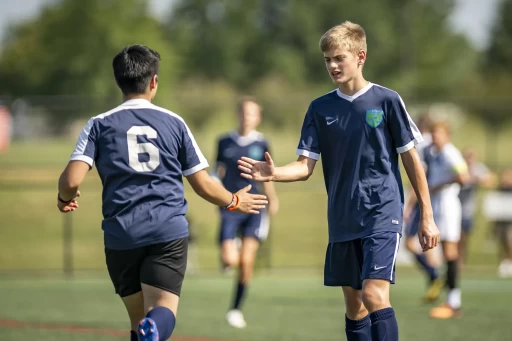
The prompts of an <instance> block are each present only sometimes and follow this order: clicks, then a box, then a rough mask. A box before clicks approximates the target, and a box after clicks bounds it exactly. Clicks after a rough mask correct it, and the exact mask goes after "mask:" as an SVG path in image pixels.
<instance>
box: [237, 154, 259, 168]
mask: <svg viewBox="0 0 512 341" xmlns="http://www.w3.org/2000/svg"><path fill="white" fill-rule="evenodd" d="M244 161H245V163H247V164H248V165H249V166H250V165H254V164H255V163H256V162H258V161H256V160H253V159H251V158H249V157H246V156H242V157H241V158H240V160H238V163H239V164H240V162H244Z"/></svg>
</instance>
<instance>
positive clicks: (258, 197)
mask: <svg viewBox="0 0 512 341" xmlns="http://www.w3.org/2000/svg"><path fill="white" fill-rule="evenodd" d="M249 198H251V199H252V200H264V201H265V204H268V199H267V196H266V195H263V194H250V195H249Z"/></svg>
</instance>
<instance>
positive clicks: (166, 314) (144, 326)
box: [138, 307, 176, 341]
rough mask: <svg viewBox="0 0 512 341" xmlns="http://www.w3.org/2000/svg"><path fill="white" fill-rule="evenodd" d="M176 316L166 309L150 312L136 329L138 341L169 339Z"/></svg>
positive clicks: (162, 340) (156, 308)
mask: <svg viewBox="0 0 512 341" xmlns="http://www.w3.org/2000/svg"><path fill="white" fill-rule="evenodd" d="M175 325H176V316H174V313H173V312H172V311H171V310H170V309H168V308H166V307H155V308H153V309H152V310H150V311H149V312H148V313H147V315H146V317H145V318H144V319H142V321H141V322H140V326H139V327H138V328H139V330H138V336H139V341H165V340H167V339H169V338H170V337H171V334H172V332H173V330H174V326H175Z"/></svg>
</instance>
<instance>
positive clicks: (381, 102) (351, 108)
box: [297, 83, 423, 242]
mask: <svg viewBox="0 0 512 341" xmlns="http://www.w3.org/2000/svg"><path fill="white" fill-rule="evenodd" d="M422 140H423V138H422V136H421V134H420V132H419V130H418V128H417V127H416V125H415V124H414V122H413V121H412V119H411V117H410V116H409V114H408V113H407V110H406V108H405V105H404V103H403V101H402V99H401V98H400V96H399V95H398V94H397V93H396V92H394V91H392V90H390V89H387V88H384V87H381V86H379V85H376V84H372V83H369V84H368V85H367V86H366V87H364V88H363V89H361V90H360V91H358V92H357V93H356V94H354V95H353V96H347V95H345V94H343V93H342V92H341V91H339V90H335V91H332V92H330V93H328V94H326V95H324V96H322V97H320V98H317V99H316V100H314V101H313V102H312V103H311V104H310V106H309V109H308V111H307V113H306V117H305V119H304V124H303V126H302V132H301V138H300V142H299V146H298V149H297V155H304V156H306V157H309V158H312V159H314V160H318V159H319V158H320V155H322V167H323V172H324V180H325V187H326V189H327V194H328V224H329V241H330V242H343V241H349V240H354V239H358V238H363V237H366V236H369V235H372V234H374V233H377V232H399V233H401V230H402V216H403V204H404V194H403V187H402V181H401V177H400V167H399V160H398V154H399V153H403V152H406V151H408V150H410V149H411V148H414V146H415V145H416V144H417V143H419V142H421V141H422Z"/></svg>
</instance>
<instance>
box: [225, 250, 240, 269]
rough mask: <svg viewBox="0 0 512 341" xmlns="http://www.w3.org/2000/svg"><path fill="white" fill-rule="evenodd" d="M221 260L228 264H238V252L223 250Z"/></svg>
mask: <svg viewBox="0 0 512 341" xmlns="http://www.w3.org/2000/svg"><path fill="white" fill-rule="evenodd" d="M222 262H223V263H224V264H225V265H229V266H238V263H239V260H238V254H236V253H235V252H231V251H227V250H224V251H223V252H222Z"/></svg>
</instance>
